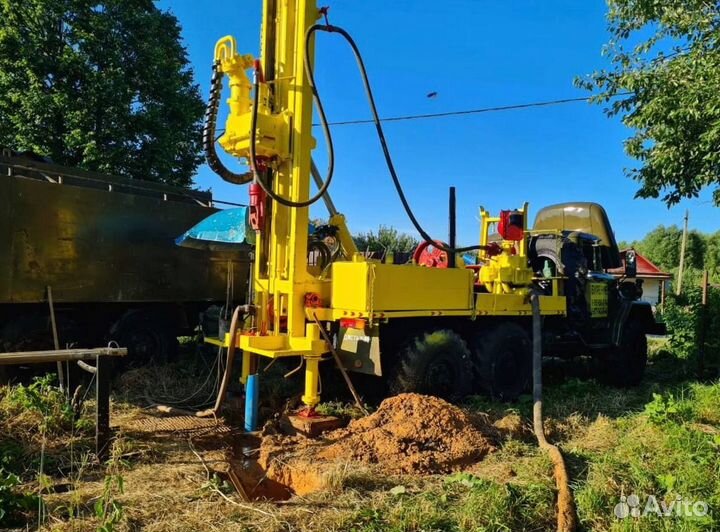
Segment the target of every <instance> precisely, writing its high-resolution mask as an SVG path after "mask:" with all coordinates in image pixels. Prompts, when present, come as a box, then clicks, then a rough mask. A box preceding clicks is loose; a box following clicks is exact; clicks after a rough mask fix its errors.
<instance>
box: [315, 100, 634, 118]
mask: <svg viewBox="0 0 720 532" xmlns="http://www.w3.org/2000/svg"><path fill="white" fill-rule="evenodd" d="M631 94H633V93H632V92H619V93H617V94H615V95H614V96H613V98H617V97H619V96H629V95H631ZM591 98H592V96H585V97H581V98H563V99H560V100H546V101H540V102H529V103H518V104H512V105H500V106H497V107H481V108H479V109H465V110H462V111H446V112H444V113H427V114H417V115H402V116H389V117H386V118H381V119H380V122H401V121H405V120H425V119H428V118H445V117H448V116H464V115H476V114H481V113H495V112H499V111H514V110H518V109H530V108H533V107H550V106H553V105H563V104H567V103H575V102H587V101H590V99H591ZM374 123H375V121H374V120H373V119H372V118H368V119H361V120H342V121H338V122H329V123H328V125H330V126H351V125H357V124H374ZM317 125H319V124H313V126H317Z"/></svg>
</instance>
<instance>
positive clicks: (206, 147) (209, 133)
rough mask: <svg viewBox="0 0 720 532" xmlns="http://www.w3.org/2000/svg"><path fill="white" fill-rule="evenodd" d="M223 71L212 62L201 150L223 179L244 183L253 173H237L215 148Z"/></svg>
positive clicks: (211, 166)
mask: <svg viewBox="0 0 720 532" xmlns="http://www.w3.org/2000/svg"><path fill="white" fill-rule="evenodd" d="M222 78H223V73H222V72H221V71H220V61H216V62H215V63H213V67H212V78H211V79H210V98H209V99H208V104H207V107H206V108H205V123H204V125H203V151H204V152H205V157H206V158H207V162H208V166H210V169H211V170H212V171H213V172H215V173H216V174H217V175H219V176H220V177H222V178H223V179H224V180H225V181H228V182H230V183H233V184H235V185H244V184H245V183H249V182H250V181H252V178H253V173H252V172H246V173H244V174H238V173H235V172H233V171H231V170H230V169H229V168H228V167H227V166H225V165H224V164H223V163H222V161H221V160H220V157H218V154H217V151H216V150H215V142H216V139H215V129H216V124H217V113H218V107H219V105H220V97H221V95H222Z"/></svg>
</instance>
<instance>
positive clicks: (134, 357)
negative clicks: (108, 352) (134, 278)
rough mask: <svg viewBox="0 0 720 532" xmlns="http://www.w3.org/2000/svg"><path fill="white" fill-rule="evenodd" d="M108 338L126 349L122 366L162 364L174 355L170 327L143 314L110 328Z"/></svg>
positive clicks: (124, 319) (128, 316)
mask: <svg viewBox="0 0 720 532" xmlns="http://www.w3.org/2000/svg"><path fill="white" fill-rule="evenodd" d="M110 337H111V339H112V340H113V341H115V342H117V343H118V345H119V346H120V347H127V349H128V354H127V358H126V359H125V361H124V362H125V365H130V366H132V365H140V364H147V363H149V362H155V363H165V362H169V361H170V360H172V359H173V357H174V356H175V354H176V353H177V348H178V343H177V338H176V336H175V335H174V333H173V328H172V327H171V326H170V325H169V324H167V323H164V322H163V321H162V320H158V319H156V318H154V317H153V316H151V315H149V314H148V313H145V312H137V313H133V314H128V315H126V316H124V317H123V318H121V319H120V321H119V322H117V323H116V324H115V325H113V327H112V330H111V332H110Z"/></svg>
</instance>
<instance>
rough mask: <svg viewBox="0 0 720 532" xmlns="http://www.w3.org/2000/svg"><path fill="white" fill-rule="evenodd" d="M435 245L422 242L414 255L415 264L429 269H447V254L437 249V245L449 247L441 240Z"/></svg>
mask: <svg viewBox="0 0 720 532" xmlns="http://www.w3.org/2000/svg"><path fill="white" fill-rule="evenodd" d="M434 244H435V245H433V243H430V242H427V241H425V242H421V243H420V245H419V246H418V247H417V248H415V252H414V253H413V262H414V263H415V264H418V265H420V266H425V267H427V268H447V267H448V254H447V252H446V251H443V250H442V249H440V248H438V247H435V246H436V245H437V246H443V247H447V244H445V243H444V242H442V241H440V240H436V241H435V242H434Z"/></svg>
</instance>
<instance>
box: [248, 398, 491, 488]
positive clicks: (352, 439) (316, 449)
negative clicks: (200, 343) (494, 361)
mask: <svg viewBox="0 0 720 532" xmlns="http://www.w3.org/2000/svg"><path fill="white" fill-rule="evenodd" d="M494 432H495V430H494V429H493V427H492V426H491V425H489V424H487V423H485V422H483V421H482V420H480V419H477V418H474V417H472V416H470V415H468V414H467V413H465V412H464V411H463V410H461V409H460V408H458V407H456V406H454V405H451V404H450V403H448V402H446V401H443V400H442V399H438V398H436V397H428V396H424V395H418V394H402V395H398V396H396V397H391V398H389V399H386V400H385V401H383V402H382V404H381V405H380V407H379V408H378V410H377V411H376V412H375V413H373V414H371V415H369V416H367V417H364V418H361V419H358V420H355V421H352V422H350V424H349V425H348V426H347V427H346V428H344V429H338V430H335V431H333V432H330V433H328V434H326V435H325V437H324V438H323V439H322V440H320V441H312V440H303V439H299V438H283V437H278V436H271V437H267V438H265V439H264V440H263V443H262V445H261V448H260V462H261V463H263V464H264V466H266V467H267V466H270V464H271V462H272V461H273V459H274V458H278V459H279V460H281V461H282V460H283V454H284V453H283V450H285V451H286V452H288V453H289V454H292V455H293V456H294V458H295V460H292V461H293V462H295V463H297V460H298V459H301V460H302V461H307V462H308V463H311V464H317V463H318V461H323V462H334V461H338V460H350V461H358V462H362V463H366V464H378V465H380V466H381V467H382V469H383V470H384V471H386V472H388V473H415V474H432V473H447V472H450V471H454V470H458V469H461V468H462V467H463V466H467V465H468V464H471V463H473V462H476V461H478V460H481V459H482V458H483V457H484V456H485V455H486V454H487V453H488V452H490V451H492V450H493V449H494V447H493V445H492V444H491V443H490V440H489V437H490V434H492V433H494ZM285 458H289V456H287V455H286V456H285Z"/></svg>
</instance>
